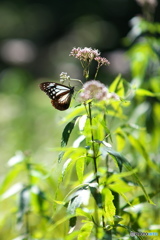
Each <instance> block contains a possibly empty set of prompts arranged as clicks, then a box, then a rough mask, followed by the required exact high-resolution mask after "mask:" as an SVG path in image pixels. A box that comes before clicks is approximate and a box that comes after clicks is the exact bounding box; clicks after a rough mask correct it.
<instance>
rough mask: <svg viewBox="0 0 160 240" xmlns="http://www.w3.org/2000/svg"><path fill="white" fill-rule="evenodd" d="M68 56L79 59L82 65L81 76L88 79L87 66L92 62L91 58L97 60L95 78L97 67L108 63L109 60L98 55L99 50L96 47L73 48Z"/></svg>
mask: <svg viewBox="0 0 160 240" xmlns="http://www.w3.org/2000/svg"><path fill="white" fill-rule="evenodd" d="M69 56H72V57H75V58H77V59H79V60H80V61H81V64H82V67H83V69H84V70H83V76H84V77H85V78H86V79H88V78H89V67H90V64H91V62H92V60H95V61H97V63H98V66H97V70H96V73H95V77H94V78H95V79H96V77H97V74H98V71H99V68H100V67H101V66H102V65H109V64H110V63H109V61H108V60H107V59H106V58H104V57H103V58H102V57H100V52H99V51H98V49H92V48H87V47H85V48H80V47H78V48H73V49H72V51H71V53H70V54H69Z"/></svg>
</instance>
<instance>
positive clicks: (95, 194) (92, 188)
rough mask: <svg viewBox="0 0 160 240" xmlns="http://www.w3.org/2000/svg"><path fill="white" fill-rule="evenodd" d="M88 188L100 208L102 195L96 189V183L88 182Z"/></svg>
mask: <svg viewBox="0 0 160 240" xmlns="http://www.w3.org/2000/svg"><path fill="white" fill-rule="evenodd" d="M89 189H90V191H91V194H92V196H93V197H94V200H95V202H96V204H97V206H98V207H99V208H102V207H103V206H102V195H101V193H100V192H99V190H98V186H96V184H93V183H91V184H89Z"/></svg>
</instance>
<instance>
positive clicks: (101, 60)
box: [94, 57, 110, 67]
mask: <svg viewBox="0 0 160 240" xmlns="http://www.w3.org/2000/svg"><path fill="white" fill-rule="evenodd" d="M94 60H95V61H97V62H98V65H99V67H101V66H102V65H109V64H110V62H109V61H108V60H107V59H106V58H104V57H95V58H94Z"/></svg>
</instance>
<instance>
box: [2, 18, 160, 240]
mask: <svg viewBox="0 0 160 240" xmlns="http://www.w3.org/2000/svg"><path fill="white" fill-rule="evenodd" d="M145 24H146V27H147V26H148V31H151V30H150V29H152V32H153V33H155V32H156V31H157V28H152V27H151V25H152V24H151V23H148V24H147V22H145ZM153 25H154V24H153ZM141 26H142V27H141ZM156 26H158V29H159V25H158V24H157V25H156ZM139 28H140V30H141V31H142V32H143V29H144V24H143V20H142V22H140V24H139ZM131 40H134V39H131ZM79 50H82V49H80V48H78V51H79ZM89 53H91V54H90V55H88V54H89ZM81 54H82V51H81ZM83 54H87V55H85V56H87V57H86V58H85V59H84V58H83V61H84V62H85V64H84V62H83V64H82V66H83V74H84V77H85V79H89V76H90V75H89V74H90V72H89V70H90V64H91V63H92V61H94V60H97V57H99V58H98V60H97V63H98V64H100V62H101V63H102V60H103V61H104V58H103V59H102V58H101V57H100V53H99V52H98V51H97V52H96V51H95V50H92V49H91V48H90V49H88V48H85V52H84V51H83ZM94 54H95V55H94ZM128 55H129V57H130V60H131V69H132V76H133V77H132V79H133V80H132V81H131V83H130V84H129V83H128V82H127V81H126V80H125V79H123V77H121V76H120V75H119V76H117V77H116V78H115V79H114V81H113V82H112V83H111V85H110V86H109V87H108V88H107V87H106V86H105V85H104V84H102V83H100V82H99V81H97V80H94V81H87V82H86V83H87V84H90V85H89V86H88V85H86V83H85V84H84V85H83V89H82V90H81V91H80V94H79V96H80V97H79V102H80V103H79V104H78V106H76V107H75V108H74V109H73V110H72V112H70V113H69V114H68V115H66V117H65V119H63V123H65V124H66V126H65V128H64V130H63V132H62V138H61V147H60V148H58V149H55V148H54V151H59V152H60V154H59V163H57V166H56V168H55V170H54V176H53V174H51V172H50V169H44V167H42V165H41V164H38V163H34V162H33V160H32V158H31V157H30V156H29V154H24V153H22V152H17V154H16V155H15V156H14V157H12V158H11V159H10V160H9V162H8V164H9V166H10V171H9V172H8V174H7V176H6V177H5V179H4V181H3V183H2V185H1V188H0V194H1V199H0V200H1V209H2V210H3V212H4V216H3V217H1V219H0V225H1V229H2V230H1V231H0V237H1V239H2V240H3V239H6V236H5V238H4V237H3V234H4V232H5V231H7V232H8V239H14V240H18V239H24V240H25V239H43V240H45V239H57V240H58V239H65V240H72V239H78V240H83V239H96V240H98V239H107V240H110V239H118V238H119V239H144V237H142V236H137V237H132V238H131V237H130V233H131V232H155V233H158V229H159V228H158V224H159V223H158V215H157V211H158V207H159V203H158V197H157V196H158V194H159V183H158V177H159V175H158V174H159V165H158V161H157V160H158V157H159V152H158V147H159V135H160V128H159V123H160V117H159V112H160V103H159V100H160V87H159V72H160V67H159V65H158V64H159V48H158V44H157V42H156V39H155V38H154V37H153V36H152V37H151V38H148V37H145V36H144V37H143V38H142V40H141V41H138V42H137V43H135V44H134V45H133V46H132V47H131V48H130V50H129V51H128ZM72 56H73V54H72ZM74 57H75V55H74ZM81 57H82V55H81ZM83 57H84V56H83ZM76 58H78V57H77V56H76ZM95 58H96V59H95ZM79 60H80V61H81V60H82V58H79ZM81 63H82V62H81ZM102 65H106V64H102ZM102 65H101V66H102ZM98 66H100V65H98ZM101 66H100V67H101ZM98 70H99V68H98ZM97 73H98V72H97V71H95V78H96V76H97ZM70 81H71V82H72V79H70ZM88 89H91V90H90V92H89V93H88ZM97 89H98V90H99V89H101V91H104V94H101V95H97V94H98V93H99V91H97ZM84 93H85V94H84ZM87 94H88V95H87ZM86 96H88V98H87V99H86ZM84 97H85V98H84ZM72 134H74V141H73V143H70V141H69V140H70V138H71V135H72ZM58 166H59V168H60V166H62V169H61V173H60V174H59V173H58V171H56V170H57V168H58ZM55 175H56V176H55ZM55 178H57V179H58V183H57V182H56V181H55ZM6 206H7V208H6ZM159 234H160V232H159ZM145 239H151V238H148V237H145ZM154 239H156V237H154ZM157 239H158V238H157Z"/></svg>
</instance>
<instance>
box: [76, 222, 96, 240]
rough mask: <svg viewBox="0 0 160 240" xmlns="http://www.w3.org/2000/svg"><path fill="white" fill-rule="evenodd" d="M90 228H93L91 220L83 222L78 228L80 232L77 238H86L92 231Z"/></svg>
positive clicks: (79, 239) (81, 239) (82, 239)
mask: <svg viewBox="0 0 160 240" xmlns="http://www.w3.org/2000/svg"><path fill="white" fill-rule="evenodd" d="M92 228H93V222H87V223H85V224H84V225H83V226H82V228H81V229H80V233H79V235H78V238H77V240H84V239H86V240H87V239H88V237H89V236H90V234H91V232H92Z"/></svg>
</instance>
